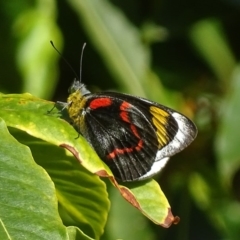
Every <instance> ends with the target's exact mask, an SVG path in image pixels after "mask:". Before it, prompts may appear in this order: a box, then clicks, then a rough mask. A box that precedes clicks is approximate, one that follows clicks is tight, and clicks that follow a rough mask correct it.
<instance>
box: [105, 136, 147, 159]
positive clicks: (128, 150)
mask: <svg viewBox="0 0 240 240" xmlns="http://www.w3.org/2000/svg"><path fill="white" fill-rule="evenodd" d="M142 148H143V140H141V139H140V140H139V142H138V144H137V146H134V147H130V148H116V149H114V150H113V151H112V152H111V153H109V154H108V155H107V158H108V159H113V158H115V157H116V156H117V155H119V154H125V153H131V152H133V151H141V149H142Z"/></svg>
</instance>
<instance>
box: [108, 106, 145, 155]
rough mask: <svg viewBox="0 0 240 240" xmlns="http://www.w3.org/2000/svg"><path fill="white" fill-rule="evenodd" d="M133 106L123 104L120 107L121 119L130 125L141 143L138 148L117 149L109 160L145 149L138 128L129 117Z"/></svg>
mask: <svg viewBox="0 0 240 240" xmlns="http://www.w3.org/2000/svg"><path fill="white" fill-rule="evenodd" d="M131 107H132V105H131V104H130V103H128V102H125V101H124V102H122V104H121V105H120V117H121V119H122V120H123V121H124V122H127V123H130V124H129V128H130V129H131V131H132V134H133V135H134V136H135V137H137V138H138V139H139V142H138V144H137V145H136V146H133V147H129V148H116V149H114V150H113V151H112V152H111V153H109V154H108V156H107V158H108V159H114V158H116V156H117V155H119V154H125V153H131V152H133V151H141V149H142V148H143V145H144V144H143V140H142V139H140V135H139V133H138V130H137V127H136V126H135V125H134V124H131V119H130V117H129V108H131Z"/></svg>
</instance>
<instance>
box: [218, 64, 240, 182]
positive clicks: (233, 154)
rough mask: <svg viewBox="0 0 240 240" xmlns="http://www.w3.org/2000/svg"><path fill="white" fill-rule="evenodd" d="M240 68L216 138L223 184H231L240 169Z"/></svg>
mask: <svg viewBox="0 0 240 240" xmlns="http://www.w3.org/2000/svg"><path fill="white" fill-rule="evenodd" d="M239 92H240V67H238V68H236V69H235V71H234V74H233V78H232V82H231V84H230V88H229V91H228V94H227V97H226V98H225V100H224V101H223V102H222V105H221V109H222V111H221V112H220V119H221V121H220V124H219V132H218V134H217V136H216V142H215V147H216V154H217V155H218V159H219V161H218V168H219V171H220V174H221V176H222V177H223V178H222V180H223V182H225V183H227V184H231V180H232V178H233V176H234V174H235V172H236V171H237V170H238V169H239V167H240V158H239V156H240V148H239V136H240V129H239V121H240V116H239V114H238V109H240V95H239Z"/></svg>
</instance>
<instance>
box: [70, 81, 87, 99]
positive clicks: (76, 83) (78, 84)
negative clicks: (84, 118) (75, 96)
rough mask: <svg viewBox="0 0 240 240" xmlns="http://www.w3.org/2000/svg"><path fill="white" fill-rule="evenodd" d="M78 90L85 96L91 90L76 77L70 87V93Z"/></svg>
mask: <svg viewBox="0 0 240 240" xmlns="http://www.w3.org/2000/svg"><path fill="white" fill-rule="evenodd" d="M77 91H79V92H80V93H81V95H83V96H84V95H86V94H88V93H90V91H89V90H88V89H87V88H86V86H85V85H84V84H83V83H81V82H80V81H79V80H77V79H76V78H75V79H74V81H73V83H72V84H71V86H70V87H69V89H68V93H69V94H72V93H75V92H77Z"/></svg>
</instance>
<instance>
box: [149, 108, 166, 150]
mask: <svg viewBox="0 0 240 240" xmlns="http://www.w3.org/2000/svg"><path fill="white" fill-rule="evenodd" d="M150 113H151V114H152V116H153V118H152V123H153V125H154V126H155V127H156V129H157V131H156V134H157V139H158V142H159V148H162V147H164V146H166V145H167V144H168V143H169V141H170V140H169V136H168V132H167V121H168V117H169V113H168V112H166V111H164V110H163V109H161V108H158V107H155V106H151V107H150Z"/></svg>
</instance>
